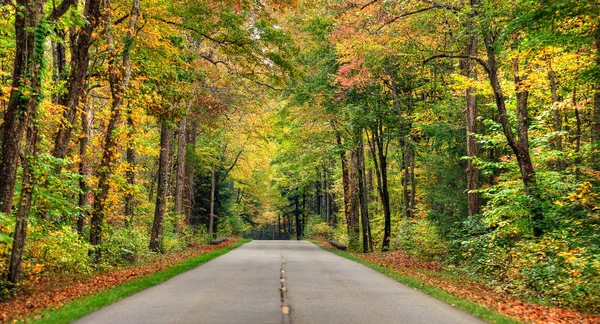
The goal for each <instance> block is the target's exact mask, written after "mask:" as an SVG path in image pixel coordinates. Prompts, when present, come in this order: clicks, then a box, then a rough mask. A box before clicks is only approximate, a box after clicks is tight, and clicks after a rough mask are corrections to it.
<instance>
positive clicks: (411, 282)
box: [311, 241, 522, 324]
mask: <svg viewBox="0 0 600 324" xmlns="http://www.w3.org/2000/svg"><path fill="white" fill-rule="evenodd" d="M311 242H312V243H314V244H316V245H317V246H319V247H320V248H322V249H323V250H325V251H329V252H331V253H334V254H337V255H339V256H341V257H344V258H346V259H350V260H352V261H354V262H358V263H360V264H363V265H365V266H367V267H369V268H371V269H373V270H375V271H377V272H379V273H382V274H384V275H386V276H388V277H390V278H392V279H394V280H396V281H398V282H401V283H403V284H405V285H407V286H409V287H411V288H414V289H418V290H420V291H422V292H424V293H426V294H428V295H430V296H433V297H435V298H437V299H439V300H442V301H444V302H446V303H448V304H450V305H452V306H454V307H457V308H459V309H461V310H463V311H465V312H467V313H469V314H472V315H474V316H476V317H478V318H480V319H482V320H484V321H486V322H488V323H498V324H516V323H522V322H520V321H518V320H517V319H514V318H512V317H509V316H506V315H503V314H500V313H498V312H496V311H494V310H491V309H489V308H487V307H485V306H483V305H480V304H478V303H475V302H472V301H470V300H468V299H465V298H460V297H456V296H452V295H450V294H448V293H447V292H445V291H443V290H442V289H440V288H437V287H434V286H431V285H427V284H424V283H422V282H421V281H420V280H419V279H416V278H412V277H408V276H405V275H402V274H400V273H398V272H395V271H393V270H390V269H388V268H386V267H382V266H380V265H378V264H376V263H373V262H370V261H367V260H363V259H361V258H359V257H356V256H354V255H352V254H350V253H348V252H344V251H339V250H332V249H329V248H326V247H324V246H322V245H321V244H320V243H319V242H316V241H311Z"/></svg>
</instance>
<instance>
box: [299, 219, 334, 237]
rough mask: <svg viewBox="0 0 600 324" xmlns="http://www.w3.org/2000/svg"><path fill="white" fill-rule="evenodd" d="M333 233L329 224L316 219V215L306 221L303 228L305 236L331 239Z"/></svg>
mask: <svg viewBox="0 0 600 324" xmlns="http://www.w3.org/2000/svg"><path fill="white" fill-rule="evenodd" d="M333 233H334V232H333V229H332V228H331V226H329V224H327V222H324V221H323V220H321V219H318V218H317V217H311V218H309V220H308V221H307V222H306V228H305V230H304V235H305V236H306V237H311V236H322V237H325V238H327V239H331V238H333Z"/></svg>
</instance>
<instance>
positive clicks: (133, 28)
mask: <svg viewBox="0 0 600 324" xmlns="http://www.w3.org/2000/svg"><path fill="white" fill-rule="evenodd" d="M0 143H1V146H0V151H1V152H2V153H1V160H0V274H1V276H0V300H4V301H6V300H10V299H11V298H14V297H15V296H18V295H19V294H21V293H24V292H26V291H27V289H28V287H32V286H34V285H36V283H38V282H39V281H40V280H42V278H60V277H64V276H75V277H81V276H83V277H85V276H90V275H91V274H98V273H105V272H110V271H114V270H115V269H123V268H126V267H128V266H130V265H132V264H142V263H144V262H146V261H147V260H150V259H152V258H153V257H155V256H156V255H163V254H169V253H178V252H182V251H186V250H187V249H189V248H190V247H193V246H195V245H198V244H206V243H207V242H210V241H211V240H212V239H213V238H215V237H225V236H227V237H248V238H254V239H269V240H271V239H281V240H290V239H294V240H295V239H298V240H301V239H315V240H329V239H334V240H336V241H338V242H341V243H343V244H345V245H347V246H348V249H349V250H350V251H351V252H354V253H356V254H357V255H359V254H372V253H375V252H385V253H393V251H402V252H403V253H406V254H407V255H410V256H411V257H414V258H416V259H418V260H421V261H428V262H429V261H431V262H437V263H439V264H442V265H443V267H444V268H445V269H448V271H450V272H453V273H455V274H458V275H461V276H468V277H474V278H478V280H480V281H481V282H483V283H484V284H485V285H486V286H487V287H491V289H492V290H494V291H495V292H499V293H502V294H506V295H508V296H511V298H517V299H519V300H526V301H532V302H534V303H536V304H541V305H549V306H552V307H561V308H564V309H569V310H574V311H579V312H583V313H587V314H596V315H598V314H600V190H599V188H600V2H598V1H596V0H553V1H536V0H515V1H500V0H417V1H408V0H396V1H387V0H349V1H342V0H329V1H325V0H305V1H302V0H299V1H293V0H288V1H271V0H260V1H258V0H225V1H210V0H185V1H163V0H82V1H77V0H61V1H59V0H53V1H47V0H0ZM390 255H391V254H390Z"/></svg>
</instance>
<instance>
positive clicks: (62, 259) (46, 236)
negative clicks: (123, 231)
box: [23, 224, 91, 277]
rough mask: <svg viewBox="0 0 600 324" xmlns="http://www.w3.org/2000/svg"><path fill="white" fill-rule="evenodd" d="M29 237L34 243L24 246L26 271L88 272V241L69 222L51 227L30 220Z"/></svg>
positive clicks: (89, 268) (32, 275) (54, 272)
mask: <svg viewBox="0 0 600 324" xmlns="http://www.w3.org/2000/svg"><path fill="white" fill-rule="evenodd" d="M29 239H30V240H31V241H33V242H35V244H27V245H26V246H25V256H24V260H23V268H24V270H25V273H26V274H27V275H29V276H31V277H34V276H36V275H37V274H38V273H44V274H56V273H71V274H77V273H89V272H90V270H91V267H90V259H89V257H88V251H89V249H90V244H89V243H87V242H86V241H85V240H84V239H83V238H82V237H81V236H80V235H79V234H77V232H75V231H74V230H73V229H72V228H71V227H70V226H60V227H58V228H52V227H44V226H41V225H33V224H32V225H31V226H30V228H29Z"/></svg>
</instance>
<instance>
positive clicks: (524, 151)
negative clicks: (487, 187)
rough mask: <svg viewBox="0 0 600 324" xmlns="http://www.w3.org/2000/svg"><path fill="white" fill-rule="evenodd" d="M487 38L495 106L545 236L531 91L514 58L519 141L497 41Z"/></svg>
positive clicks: (538, 229)
mask: <svg viewBox="0 0 600 324" xmlns="http://www.w3.org/2000/svg"><path fill="white" fill-rule="evenodd" d="M484 41H485V46H486V52H487V58H488V60H487V69H488V77H489V80H490V84H491V86H492V90H493V92H494V98H495V100H496V107H497V108H498V119H499V121H500V123H501V124H502V128H503V130H504V136H505V137H506V139H507V141H508V145H509V146H510V148H511V150H512V151H513V153H514V154H515V155H516V157H517V163H518V164H519V169H520V171H521V178H522V181H523V185H524V187H525V192H526V194H527V195H528V196H529V197H531V199H532V200H533V205H532V206H531V207H530V210H531V214H532V220H533V232H534V235H535V236H538V237H539V236H541V235H542V230H541V227H540V225H541V221H542V220H543V214H542V212H541V210H540V209H539V201H538V200H539V193H538V192H537V188H536V181H535V170H534V167H533V163H532V161H531V156H530V154H529V138H528V125H527V99H528V96H529V93H528V92H527V91H526V90H523V89H520V85H521V84H520V83H521V82H522V78H521V76H520V75H519V65H518V59H515V60H514V61H513V71H514V72H515V86H516V88H517V134H518V136H519V139H518V140H517V139H516V138H515V134H514V132H513V130H512V127H511V124H510V121H509V119H508V113H507V111H506V105H505V103H504V99H505V98H504V94H503V93H502V87H501V86H500V80H499V77H498V66H497V63H496V53H495V49H494V42H493V39H492V37H491V36H490V35H489V34H485V35H484Z"/></svg>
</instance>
